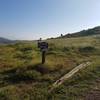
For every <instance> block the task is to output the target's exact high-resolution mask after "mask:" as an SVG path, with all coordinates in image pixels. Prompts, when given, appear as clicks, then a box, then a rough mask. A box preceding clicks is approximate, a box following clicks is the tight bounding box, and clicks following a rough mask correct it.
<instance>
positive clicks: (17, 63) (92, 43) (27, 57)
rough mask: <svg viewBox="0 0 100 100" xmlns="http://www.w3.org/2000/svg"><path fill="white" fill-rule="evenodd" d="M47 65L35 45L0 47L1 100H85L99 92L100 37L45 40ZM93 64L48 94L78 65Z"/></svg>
mask: <svg viewBox="0 0 100 100" xmlns="http://www.w3.org/2000/svg"><path fill="white" fill-rule="evenodd" d="M46 41H47V42H48V43H49V49H48V51H47V53H46V63H45V64H44V65H42V64H41V52H40V50H39V49H38V48H37V43H36V42H19V43H16V44H8V45H0V100H86V97H87V94H89V92H91V91H94V90H95V89H98V90H100V36H87V37H77V38H60V39H48V40H46ZM86 61H90V62H92V64H91V65H90V66H88V67H87V68H85V69H83V70H82V71H80V72H78V73H77V74H76V75H74V76H73V77H72V78H71V79H69V80H68V81H66V82H65V83H64V84H63V85H61V86H60V87H58V88H57V89H55V90H54V91H52V93H48V90H49V89H50V87H51V86H52V84H53V83H54V82H55V81H56V80H57V79H59V78H60V77H61V76H63V75H64V74H66V73H67V72H69V71H70V70H71V69H73V68H74V67H76V66H77V65H79V64H81V63H83V62H86Z"/></svg>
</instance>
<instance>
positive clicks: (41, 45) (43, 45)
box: [38, 42, 48, 51]
mask: <svg viewBox="0 0 100 100" xmlns="http://www.w3.org/2000/svg"><path fill="white" fill-rule="evenodd" d="M38 48H40V50H41V51H46V50H47V49H48V43H47V42H38Z"/></svg>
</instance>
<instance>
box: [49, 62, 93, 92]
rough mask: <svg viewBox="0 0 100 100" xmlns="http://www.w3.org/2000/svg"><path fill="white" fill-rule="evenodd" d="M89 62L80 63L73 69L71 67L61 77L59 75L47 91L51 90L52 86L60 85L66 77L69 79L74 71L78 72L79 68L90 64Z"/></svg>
mask: <svg viewBox="0 0 100 100" xmlns="http://www.w3.org/2000/svg"><path fill="white" fill-rule="evenodd" d="M90 64H91V62H86V63H83V64H80V65H79V66H77V67H75V68H74V69H72V70H71V71H70V72H69V73H67V74H65V75H64V76H63V77H61V78H60V79H59V80H57V81H56V82H55V83H54V84H53V85H52V87H51V89H50V90H49V92H51V91H52V90H53V89H54V88H56V87H58V86H59V85H61V84H62V83H63V82H64V81H66V80H67V79H69V78H70V77H72V76H73V75H74V74H75V73H76V72H78V71H79V70H81V69H82V68H85V67H86V66H88V65H90Z"/></svg>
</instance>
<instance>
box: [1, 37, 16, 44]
mask: <svg viewBox="0 0 100 100" xmlns="http://www.w3.org/2000/svg"><path fill="white" fill-rule="evenodd" d="M9 43H15V41H13V40H9V39H6V38H3V37H0V44H9Z"/></svg>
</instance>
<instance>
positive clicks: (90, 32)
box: [60, 26, 100, 38]
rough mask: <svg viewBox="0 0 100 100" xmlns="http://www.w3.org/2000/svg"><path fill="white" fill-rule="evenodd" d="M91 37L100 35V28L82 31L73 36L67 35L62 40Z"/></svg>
mask: <svg viewBox="0 0 100 100" xmlns="http://www.w3.org/2000/svg"><path fill="white" fill-rule="evenodd" d="M91 35H100V26H98V27H95V28H92V29H87V30H82V31H80V32H76V33H72V34H66V35H64V36H62V37H60V38H71V37H82V36H91Z"/></svg>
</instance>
